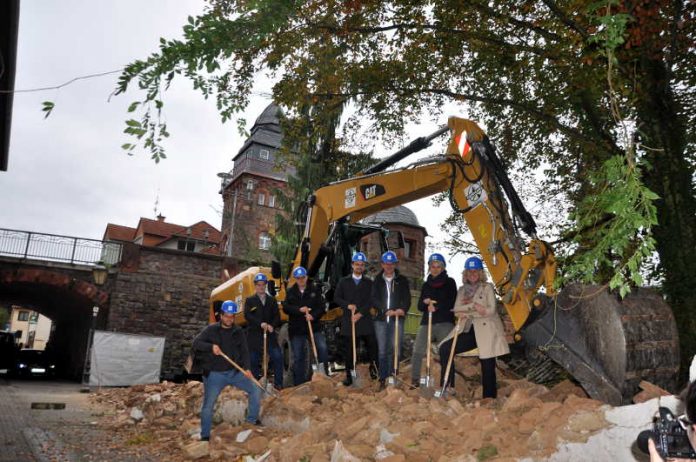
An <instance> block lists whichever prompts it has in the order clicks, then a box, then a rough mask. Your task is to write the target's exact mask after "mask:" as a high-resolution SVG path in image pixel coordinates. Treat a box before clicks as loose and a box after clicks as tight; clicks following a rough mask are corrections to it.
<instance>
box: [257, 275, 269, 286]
mask: <svg viewBox="0 0 696 462" xmlns="http://www.w3.org/2000/svg"><path fill="white" fill-rule="evenodd" d="M257 282H266V283H267V282H268V278H267V277H266V275H265V274H263V273H258V274H257V275H256V276H254V284H256V283H257Z"/></svg>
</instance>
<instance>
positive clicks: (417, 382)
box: [411, 379, 420, 388]
mask: <svg viewBox="0 0 696 462" xmlns="http://www.w3.org/2000/svg"><path fill="white" fill-rule="evenodd" d="M411 386H412V387H413V388H418V387H420V379H413V380H411Z"/></svg>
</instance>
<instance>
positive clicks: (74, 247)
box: [0, 228, 123, 265]
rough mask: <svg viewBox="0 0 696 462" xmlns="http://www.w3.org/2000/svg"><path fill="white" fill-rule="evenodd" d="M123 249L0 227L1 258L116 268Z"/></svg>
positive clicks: (94, 241)
mask: <svg viewBox="0 0 696 462" xmlns="http://www.w3.org/2000/svg"><path fill="white" fill-rule="evenodd" d="M122 247H123V246H122V245H121V244H120V243H118V242H109V241H107V242H104V241H99V240H96V239H85V238H81V237H73V236H61V235H57V234H45V233H35V232H31V231H20V230H16V229H4V228H0V256H9V257H17V258H35V259H38V260H46V261H53V262H66V263H81V264H87V265H94V264H96V263H99V262H101V263H103V264H106V265H115V264H116V263H118V262H119V261H121V251H122Z"/></svg>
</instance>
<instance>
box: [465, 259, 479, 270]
mask: <svg viewBox="0 0 696 462" xmlns="http://www.w3.org/2000/svg"><path fill="white" fill-rule="evenodd" d="M464 269H467V270H482V269H483V262H482V261H481V259H480V258H479V257H469V258H467V259H466V261H465V262H464Z"/></svg>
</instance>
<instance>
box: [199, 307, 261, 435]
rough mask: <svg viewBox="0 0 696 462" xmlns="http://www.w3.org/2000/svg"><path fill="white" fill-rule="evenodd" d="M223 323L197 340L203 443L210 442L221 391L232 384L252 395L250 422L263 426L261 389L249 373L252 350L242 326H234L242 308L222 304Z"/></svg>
mask: <svg viewBox="0 0 696 462" xmlns="http://www.w3.org/2000/svg"><path fill="white" fill-rule="evenodd" d="M220 311H221V313H220V322H217V323H215V324H211V325H209V326H208V327H206V328H205V329H203V331H201V333H200V334H198V335H197V336H196V338H195V339H194V341H193V349H194V350H195V352H196V353H197V354H200V355H201V366H202V369H203V390H204V395H203V405H202V406H201V441H209V440H210V429H211V427H212V423H213V409H214V408H215V401H217V398H218V396H219V395H220V392H221V391H222V390H223V389H224V388H225V387H226V386H227V385H231V386H233V387H237V388H239V389H240V390H242V391H245V392H246V393H247V396H248V409H247V416H246V421H247V422H249V423H251V424H254V425H261V421H260V420H259V410H260V407H261V390H260V389H259V387H257V386H256V384H254V382H253V381H252V380H251V377H252V375H251V371H249V349H248V347H247V339H246V335H244V331H243V330H242V328H241V327H239V326H237V325H235V324H234V318H235V315H236V314H237V313H239V307H238V306H237V304H236V303H235V302H233V301H231V300H227V301H226V302H224V303H223V304H222V307H221V309H220ZM222 353H224V354H226V355H227V356H228V357H229V358H230V359H232V360H233V361H234V362H236V363H237V364H238V365H239V366H240V367H242V368H243V369H244V370H245V372H244V373H242V372H240V371H239V370H237V369H236V368H235V367H234V366H232V364H230V363H229V362H228V361H227V360H226V359H225V358H223V357H222Z"/></svg>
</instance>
